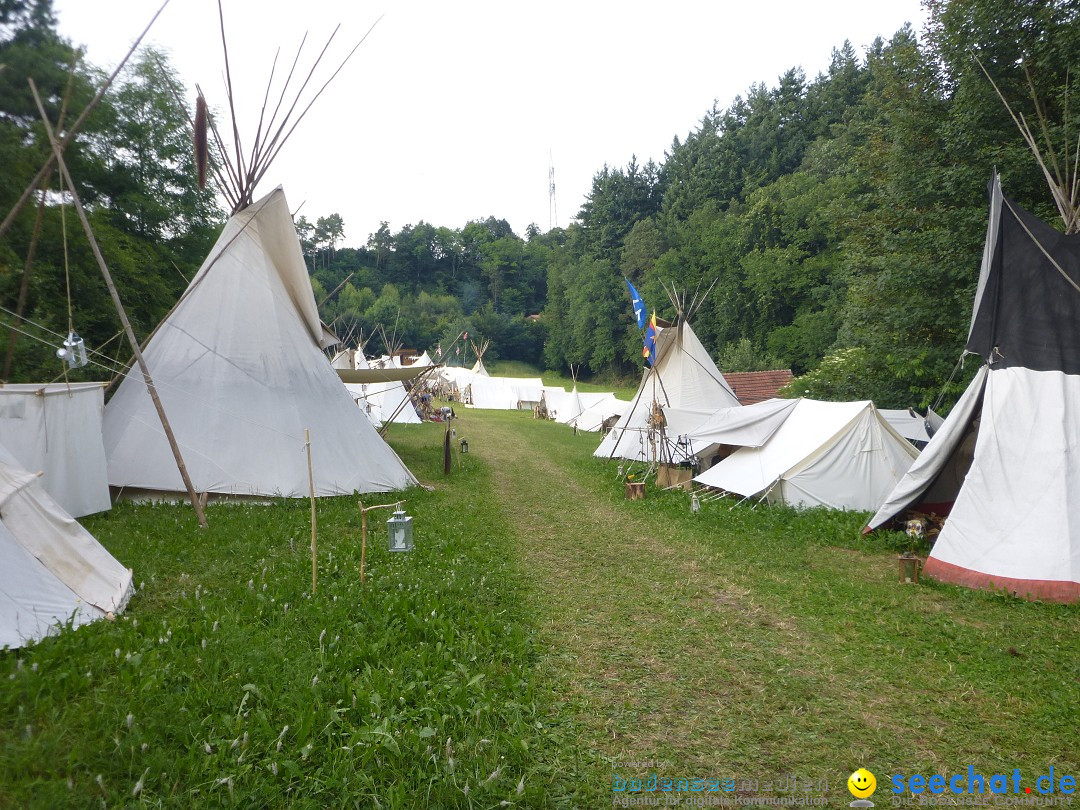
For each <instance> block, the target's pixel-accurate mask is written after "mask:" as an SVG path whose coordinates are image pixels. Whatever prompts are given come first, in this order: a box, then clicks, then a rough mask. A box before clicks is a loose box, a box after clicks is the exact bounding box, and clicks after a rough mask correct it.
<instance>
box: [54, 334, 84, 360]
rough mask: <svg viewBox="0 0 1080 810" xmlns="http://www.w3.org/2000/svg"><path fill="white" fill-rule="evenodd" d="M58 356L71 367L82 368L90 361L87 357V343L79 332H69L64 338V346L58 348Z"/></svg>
mask: <svg viewBox="0 0 1080 810" xmlns="http://www.w3.org/2000/svg"><path fill="white" fill-rule="evenodd" d="M56 356H57V357H58V358H59V359H61V360H63V361H64V362H66V363H67V364H68V367H69V368H82V367H83V366H85V365H86V364H87V363H89V362H90V361H89V360H88V359H87V358H86V343H84V342H83V339H82V338H81V337H79V335H78V333H77V332H74V331H72V332H68V336H67V337H66V338H65V339H64V348H62V349H57V350H56Z"/></svg>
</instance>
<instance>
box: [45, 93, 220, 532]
mask: <svg viewBox="0 0 1080 810" xmlns="http://www.w3.org/2000/svg"><path fill="white" fill-rule="evenodd" d="M28 81H29V82H30V91H31V92H32V93H33V94H34V103H35V104H37V108H38V112H39V113H40V114H41V121H42V123H43V124H44V126H45V132H46V134H47V135H48V138H49V143H50V144H51V146H52V151H53V157H54V158H55V160H56V164H57V166H59V167H60V175H61V177H62V178H63V180H64V183H65V184H66V185H67V187H68V190H69V191H70V192H71V199H72V202H73V203H74V204H75V211H76V212H77V213H78V215H79V221H80V222H81V223H82V226H83V230H84V231H85V232H86V238H87V240H88V241H89V242H90V249H91V251H93V254H94V258H95V259H96V260H97V264H98V268H99V269H100V270H101V275H102V276H104V278H105V286H106V287H108V288H109V295H110V296H111V297H112V300H113V305H114V306H115V307H116V313H117V315H119V317H120V323H121V324H123V327H124V332H125V334H126V335H127V339H128V342H129V343H130V344H131V348H132V351H134V352H135V359H136V360H137V361H138V363H139V369H140V370H141V371H142V375H143V381H144V382H145V383H146V390H147V391H148V392H149V394H150V399H151V400H153V403H154V409H155V410H156V411H157V415H158V418H159V419H160V420H161V427H162V429H163V430H164V431H165V436H166V437H167V438H168V440H169V447H170V448H171V449H172V453H173V458H175V459H176V467H177V469H178V470H179V471H180V477H181V478H182V479H183V480H184V486H185V487H187V491H188V497H189V498H190V499H191V507H192V509H194V510H195V515H196V517H197V518H198V519H199V526H200V528H203V529H205V528H206V527H207V523H206V513H205V512H203V508H202V505H201V504H200V503H199V498H198V496H197V495H196V494H195V487H194V485H193V484H192V483H191V478H190V476H188V471H187V465H185V464H184V457H183V456H182V455H181V454H180V446H179V445H178V444H177V443H176V437H175V436H174V435H173V432H172V428H171V427H170V426H169V420H168V418H167V417H166V416H165V408H164V407H163V406H162V404H161V400H160V399H159V398H158V394H157V388H155V387H154V380H153V378H152V377H151V376H150V368H149V367H148V366H147V365H146V359H145V358H144V357H143V353H142V350H141V349H140V348H139V341H138V339H137V338H136V337H135V331H134V330H133V329H132V328H131V322H130V321H129V320H128V317H127V312H126V311H125V310H124V304H123V303H122V302H121V301H120V293H119V292H117V290H116V285H115V284H114V283H113V279H112V275H111V274H110V273H109V268H108V266H107V265H106V264H105V257H104V256H102V255H101V248H100V247H98V243H97V239H96V238H95V237H94V230H93V228H91V227H90V220H89V219H88V218H87V216H86V211H85V210H84V209H83V205H82V201H81V200H80V199H79V193H78V192H77V191H76V190H75V183H74V181H73V180H72V179H71V174H70V173H69V172H68V168H67V163H66V162H65V161H64V155H63V152H62V151H61V150H60V143H59V142H58V141H57V140H56V134H55V133H54V132H53V128H52V124H50V123H49V116H48V115H46V114H45V105H44V104H42V103H41V96H40V95H38V89H37V85H36V84H34V80H33V79H29V80H28Z"/></svg>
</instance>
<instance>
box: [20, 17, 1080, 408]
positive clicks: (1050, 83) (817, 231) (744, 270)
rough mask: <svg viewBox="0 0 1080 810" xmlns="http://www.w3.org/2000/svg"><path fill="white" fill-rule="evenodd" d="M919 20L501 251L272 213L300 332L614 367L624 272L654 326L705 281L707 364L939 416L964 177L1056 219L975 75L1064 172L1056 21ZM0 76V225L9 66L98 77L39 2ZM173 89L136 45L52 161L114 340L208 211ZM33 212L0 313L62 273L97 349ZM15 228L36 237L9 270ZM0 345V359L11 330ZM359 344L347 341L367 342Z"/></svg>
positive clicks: (34, 362)
mask: <svg viewBox="0 0 1080 810" xmlns="http://www.w3.org/2000/svg"><path fill="white" fill-rule="evenodd" d="M924 7H925V8H926V11H927V24H926V27H925V29H924V30H922V31H920V32H918V36H917V35H916V32H915V31H912V30H910V29H904V30H901V31H898V32H895V33H893V34H892V35H891V36H889V37H888V38H887V39H886V38H884V37H883V38H882V39H879V40H877V41H876V42H874V43H873V45H872V46H871V47H870V48H869V49H868V50H867V52H865V53H857V52H856V51H855V50H854V49H853V48H852V47H851V45H850V44H847V43H845V44H843V45H841V46H840V47H838V48H836V49H835V50H834V51H833V53H832V60H831V64H830V66H829V68H828V69H827V70H826V71H825V72H824V73H822V74H820V75H818V76H816V77H813V78H808V77H807V76H806V75H805V74H804V73H803V71H802V70H800V69H799V68H798V67H792V68H791V69H790V70H788V71H787V72H785V73H784V74H783V75H781V76H780V77H778V79H777V81H776V84H775V85H774V86H766V85H754V86H752V87H750V88H748V89H747V91H746V93H745V95H744V96H740V97H737V98H735V99H733V100H731V101H729V102H727V103H724V104H721V103H720V102H719V101H718V102H717V103H715V104H714V105H713V107H712V109H709V110H707V111H706V112H705V114H704V115H703V117H702V119H701V121H700V124H699V125H698V126H697V127H696V129H695V130H694V131H692V132H690V133H688V134H686V135H685V136H684V137H681V138H680V137H676V138H675V139H674V140H673V142H672V144H671V147H670V149H669V150H668V151H667V153H666V154H665V156H664V159H663V162H662V163H660V164H657V163H654V162H648V163H645V164H644V165H642V164H640V163H639V162H638V161H637V160H636V159H635V158H634V157H633V156H629V160H628V163H627V164H626V165H625V166H622V167H610V166H604V167H599V168H598V170H597V172H596V174H595V176H594V177H593V181H592V187H591V191H590V194H589V195H588V198H587V200H586V202H585V204H584V205H583V206H582V207H581V209H580V211H578V212H577V215H576V217H575V218H574V221H573V222H572V224H570V225H569V227H567V228H564V229H563V228H557V229H553V230H551V231H549V232H547V233H543V232H541V230H540V229H539V228H538V227H536V226H535V225H534V226H530V227H529V228H528V229H527V231H526V233H525V234H523V235H518V234H515V233H514V232H513V231H512V229H511V228H510V226H509V225H508V224H507V222H506V221H505V220H503V219H499V218H498V217H497V216H492V217H489V218H488V219H486V220H483V221H473V222H469V223H467V224H465V225H464V226H463V227H460V228H452V227H446V226H435V225H430V224H428V223H425V222H420V223H418V224H416V225H407V226H406V227H404V228H402V229H401V230H399V231H398V232H396V233H392V232H391V231H390V229H389V228H388V227H387V226H386V225H385V224H384V225H383V227H382V228H380V229H379V231H378V232H377V233H374V234H371V235H369V236H368V238H367V241H366V242H365V243H364V244H363V245H362V246H360V247H353V246H348V244H347V239H346V232H347V228H348V223H347V222H343V221H342V218H341V217H340V216H339V215H337V214H328V215H326V216H317V217H315V221H314V222H309V221H308V220H307V219H306V218H305V217H300V218H298V220H297V223H296V225H297V230H298V233H299V236H300V239H301V244H302V246H303V249H304V253H305V255H306V256H307V258H308V261H309V264H310V270H311V274H312V279H313V284H314V287H315V292H316V297H317V299H318V300H319V301H320V302H321V304H320V306H321V310H322V314H323V317H324V320H326V321H327V323H330V324H332V325H333V327H334V329H335V330H336V331H337V332H338V334H339V335H341V336H343V337H345V336H349V337H350V338H354V337H358V336H359V335H360V334H363V335H364V336H371V335H373V333H375V331H376V330H377V328H378V327H382V328H383V329H384V330H385V332H386V333H387V334H388V335H390V336H392V338H393V339H394V340H396V341H397V342H398V343H399V344H401V345H404V346H408V347H413V348H417V349H425V348H431V347H434V346H435V345H437V344H440V343H442V344H443V345H449V344H450V343H451V341H452V339H453V338H454V336H456V335H458V334H459V333H460V332H462V331H464V330H468V331H469V333H470V336H476V337H485V338H488V339H490V340H491V342H492V343H491V345H492V348H491V350H490V352H489V355H488V357H489V358H495V357H501V358H506V359H517V360H523V361H526V362H528V363H531V364H534V365H537V366H540V367H543V368H550V369H557V370H563V369H565V368H566V367H567V366H568V365H570V364H573V365H575V366H578V365H580V366H582V367H583V368H584V369H585V373H586V374H587V375H592V376H597V375H606V376H608V377H626V378H632V377H634V376H636V374H637V373H638V369H639V368H640V366H641V363H642V360H641V341H640V335H639V333H638V331H637V329H636V327H635V324H634V323H633V321H632V316H631V310H630V306H629V298H628V295H627V292H626V285H625V284H624V282H623V278H624V277H626V278H629V279H630V280H631V281H632V282H633V283H634V284H635V285H636V286H637V288H638V289H639V290H640V291H641V293H642V294H643V297H644V299H645V301H646V303H647V304H648V306H649V307H650V308H655V309H656V310H657V313H658V315H660V316H661V317H672V316H673V315H674V314H675V312H674V308H673V305H672V304H671V302H670V300H669V298H668V294H667V291H666V288H674V289H675V290H677V291H679V292H680V293H686V294H688V295H689V296H690V297H694V295H695V294H698V295H700V294H701V293H704V292H705V291H706V290H711V292H709V294H708V295H707V296H706V297H705V298H704V302H703V304H701V306H700V307H699V308H698V310H697V311H696V313H695V316H694V320H693V323H694V327H695V329H696V331H697V332H698V334H699V336H700V337H701V338H702V340H703V342H704V343H705V345H706V347H708V348H709V349H710V350H711V351H712V353H713V355H714V357H715V358H717V360H718V363H719V365H720V367H721V369H725V370H752V369H757V368H776V367H785V368H786V367H790V368H792V369H793V370H794V371H795V372H796V373H797V374H800V375H802V376H801V377H800V378H799V379H798V380H797V381H796V384H795V385H794V388H795V389H797V390H798V392H799V393H802V392H804V391H807V392H810V393H811V394H812V395H815V396H819V397H822V398H830V399H852V398H872V399H874V400H875V402H877V403H878V404H879V405H881V406H888V407H904V406H908V405H915V406H920V407H923V406H925V405H927V404H930V403H931V402H933V401H934V400H936V398H937V397H938V396H939V395H940V394H941V393H942V392H943V391H944V392H945V396H946V400H948V398H949V397H950V395H954V394H955V393H956V392H957V391H958V390H960V387H961V386H962V383H963V381H964V375H965V374H970V373H971V371H972V370H973V366H974V365H975V363H974V362H969V363H968V364H967V368H965V369H963V370H962V371H960V372H959V373H955V372H956V368H955V367H956V364H957V361H958V360H959V359H960V356H961V351H962V347H963V343H964V339H965V337H966V332H967V326H968V319H969V316H970V307H971V301H972V297H973V293H974V288H975V282H976V279H977V276H978V268H979V261H980V258H981V254H982V242H983V238H984V235H985V227H986V203H987V195H986V186H987V183H988V181H989V180H990V176H991V172H992V171H993V170H995V169H996V170H997V171H998V172H999V173H1000V174H1001V176H1002V182H1003V185H1004V188H1005V191H1006V194H1008V195H1009V196H1011V197H1012V198H1014V199H1015V200H1017V201H1018V202H1019V203H1020V204H1021V205H1023V206H1025V207H1026V208H1028V209H1030V210H1032V211H1033V212H1034V213H1036V214H1037V215H1038V216H1040V217H1042V218H1043V219H1045V220H1047V221H1048V222H1051V223H1054V222H1055V219H1056V211H1055V209H1054V206H1053V204H1052V200H1051V197H1050V193H1049V191H1048V190H1047V184H1046V182H1045V180H1044V179H1043V176H1042V172H1041V170H1040V168H1039V166H1038V165H1037V163H1036V161H1035V159H1034V158H1033V157H1032V154H1031V152H1030V151H1029V149H1028V148H1027V146H1026V145H1025V144H1024V142H1023V140H1022V138H1021V136H1020V134H1019V131H1018V129H1017V127H1016V125H1015V124H1014V122H1013V121H1012V119H1011V118H1010V115H1009V113H1008V112H1007V110H1006V108H1005V106H1004V105H1003V103H1002V101H1001V99H1000V98H999V97H998V95H997V93H996V91H995V88H994V85H993V84H992V83H991V81H990V80H989V78H988V75H989V77H990V78H992V79H993V82H994V83H996V85H997V87H998V88H999V89H1000V91H1001V93H1002V94H1003V95H1004V96H1005V97H1006V98H1007V99H1008V100H1009V102H1010V103H1011V104H1013V105H1014V108H1015V109H1016V110H1017V111H1018V112H1019V113H1022V114H1023V115H1024V117H1025V119H1026V120H1028V121H1031V122H1033V123H1036V124H1037V126H1036V129H1037V131H1038V132H1039V133H1040V134H1041V135H1044V137H1045V139H1046V140H1047V141H1048V143H1049V144H1050V147H1049V148H1050V149H1051V150H1052V151H1054V152H1056V154H1057V155H1059V159H1060V160H1062V162H1063V163H1066V164H1071V163H1072V161H1074V160H1075V158H1076V154H1077V149H1078V142H1077V133H1078V132H1080V91H1078V90H1077V88H1076V78H1077V77H1076V75H1075V74H1076V72H1077V71H1076V68H1077V67H1080V19H1078V17H1080V5H1078V4H1077V3H1076V2H1075V1H1074V0H1031V1H1030V2H1019V1H1018V0H925V2H924ZM883 33H887V32H883ZM823 47H825V48H827V47H828V43H823ZM73 60H74V62H75V64H76V65H77V67H76V71H75V73H74V77H75V78H74V80H73V81H72V82H71V83H70V84H69V81H68V75H69V70H68V67H69V65H70V64H71V63H72V62H73ZM0 64H4V65H5V69H3V70H0V165H2V166H3V167H4V169H3V171H0V212H4V213H6V211H7V210H8V209H9V208H10V206H11V203H12V202H13V201H14V200H15V198H16V197H17V196H18V194H19V193H20V192H21V191H22V189H23V188H24V187H25V185H26V184H27V182H28V181H29V179H30V178H31V177H32V175H33V173H34V172H35V171H36V170H37V168H38V167H39V166H40V165H41V163H42V161H43V159H44V156H45V154H46V151H47V142H46V141H45V139H44V135H43V131H42V128H41V126H40V123H39V122H38V118H37V113H36V109H35V107H34V106H33V101H32V99H31V97H30V95H29V93H28V91H27V89H26V82H25V77H26V76H27V75H33V76H35V77H36V80H37V82H38V84H39V86H41V87H42V89H43V91H44V95H45V97H46V103H47V106H48V112H49V114H50V116H51V117H52V120H53V121H54V122H55V121H56V120H57V116H58V115H60V114H61V113H62V112H68V113H74V112H75V111H80V110H81V109H82V108H83V107H84V106H85V103H86V101H87V100H88V98H89V96H90V95H91V94H92V92H93V89H94V88H95V87H97V86H99V85H100V84H101V83H102V81H103V79H104V77H103V76H102V75H101V74H100V71H98V70H96V69H95V68H93V67H92V66H89V65H85V64H83V63H81V61H79V60H78V58H77V54H75V53H74V52H73V51H72V49H71V47H70V45H69V44H67V43H66V42H64V41H63V40H61V39H60V38H59V37H58V36H57V35H56V33H55V22H54V20H53V19H52V16H51V11H50V3H49V2H48V0H0ZM984 68H985V72H984ZM175 83H176V77H175V76H173V75H172V74H171V72H170V69H169V67H168V64H167V62H166V61H165V60H164V59H163V58H162V57H161V56H160V55H157V54H152V53H144V54H142V55H140V56H139V57H138V58H137V59H136V60H135V62H134V63H133V65H132V66H131V67H130V68H129V69H128V70H127V71H126V72H125V73H124V74H123V75H122V76H121V77H120V79H118V83H117V85H116V86H115V89H114V90H113V91H111V92H110V93H109V94H108V95H107V96H106V97H105V100H104V101H103V102H102V104H101V105H100V106H99V108H98V110H97V111H96V112H95V113H94V115H92V116H91V117H90V118H89V119H88V120H87V122H86V124H85V125H84V126H83V129H82V133H81V134H80V136H79V137H77V138H76V139H75V140H74V142H73V144H72V145H71V146H70V147H69V148H68V154H69V160H70V163H71V165H72V170H73V175H74V176H75V177H76V180H77V182H79V183H80V184H81V186H80V189H79V192H80V195H81V196H82V197H83V199H84V201H85V202H86V203H87V206H88V208H90V210H91V213H92V219H93V221H94V227H95V230H96V231H97V233H98V236H99V238H100V239H101V241H102V245H103V251H104V252H105V253H106V258H107V259H108V261H109V262H110V264H111V266H113V267H114V272H115V273H116V275H117V277H118V283H119V284H120V285H121V289H122V293H123V295H124V298H125V300H126V301H127V302H128V306H129V309H130V310H131V314H132V318H133V320H134V321H135V322H136V331H137V333H138V334H139V335H140V336H142V335H146V334H148V332H149V330H150V329H152V328H153V326H154V325H155V324H156V323H157V321H158V320H159V319H160V318H161V317H162V316H163V315H164V314H165V312H167V311H168V308H169V307H170V306H171V305H172V303H173V302H174V301H175V299H176V296H177V295H178V294H179V292H180V291H181V290H182V289H183V287H184V284H185V281H184V278H185V277H188V278H190V276H191V274H192V273H193V272H194V271H195V270H196V269H197V267H198V265H199V263H200V260H201V258H202V256H204V255H205V253H206V251H207V250H208V249H209V246H210V244H211V242H212V239H213V237H214V235H215V233H216V229H217V228H218V227H220V223H221V221H222V220H223V212H222V211H221V210H220V209H219V208H218V206H217V205H216V203H215V201H214V199H213V197H212V195H210V194H209V193H208V192H200V191H198V189H197V188H196V187H195V185H194V180H193V178H194V171H193V169H192V167H191V158H190V151H191V150H190V148H189V145H188V144H189V139H188V134H187V132H188V128H187V115H186V112H185V111H184V110H182V109H180V108H179V107H178V106H177V102H176V94H175V93H174V92H173V89H172V87H173V85H174V84H175ZM65 99H66V101H65ZM62 108H63V109H62ZM151 122H153V125H152V123H151ZM1068 139H1071V141H1070V140H1068ZM1066 145H1067V146H1066ZM57 182H58V181H56V180H55V179H54V180H53V185H54V187H55V186H56V184H57ZM60 200H61V198H60V195H58V194H56V193H50V194H47V195H45V196H44V203H43V204H41V205H30V206H27V207H26V209H25V210H24V211H23V212H22V213H21V214H20V215H19V217H18V218H17V219H16V220H15V226H14V227H13V228H12V231H11V232H10V233H9V234H8V235H7V236H5V237H4V238H3V240H0V298H2V299H3V303H2V306H3V307H4V308H5V310H7V312H8V313H11V312H14V311H16V310H17V309H19V310H20V311H21V312H23V313H24V314H25V317H27V318H29V319H30V320H31V321H32V322H33V323H34V324H40V325H42V326H45V327H48V328H49V329H51V330H53V332H55V333H65V332H66V331H67V323H68V312H67V301H68V300H69V296H68V295H67V281H66V280H67V279H68V278H70V285H71V291H72V294H71V296H70V300H72V301H73V302H74V305H73V312H72V319H73V323H74V324H75V325H76V326H77V328H78V330H79V331H80V332H81V333H82V334H83V335H84V336H85V337H86V339H87V343H88V345H93V346H99V345H101V344H102V343H105V342H106V341H108V340H110V339H112V338H113V337H114V336H115V335H116V333H117V332H118V331H119V325H118V323H117V321H116V316H115V314H114V313H112V311H111V306H109V305H108V300H107V296H106V293H105V290H104V286H103V285H102V283H101V281H100V277H99V276H98V274H97V269H96V266H95V265H94V263H93V261H92V258H91V257H90V255H89V251H88V248H87V247H86V246H85V245H86V243H85V240H83V239H81V238H73V234H74V235H75V236H81V235H80V234H76V231H77V228H78V223H77V221H76V220H75V218H74V216H73V213H72V212H71V211H70V208H69V207H67V208H68V210H67V213H66V215H65V214H64V209H65V206H61V205H59V202H60ZM39 202H40V200H39ZM314 205H315V206H317V201H314ZM65 216H66V221H65ZM38 217H40V220H41V221H40V222H39V223H38V222H37V221H36V220H37V218H38ZM1059 227H1060V225H1059ZM65 228H66V231H67V239H68V248H67V251H66V264H67V266H68V267H69V271H68V273H67V274H65V269H64V268H65V251H64V248H63V244H64V230H65ZM35 229H39V230H40V234H41V237H40V238H39V239H38V240H37V247H36V254H35V255H34V257H33V263H32V264H33V269H32V272H31V273H30V274H29V276H25V275H24V267H25V266H26V264H27V262H26V258H27V253H28V246H29V245H30V244H31V242H32V241H33V240H32V234H33V232H34V230H35ZM24 277H26V278H28V282H27V283H26V284H25V290H24V289H23V287H24V283H23V279H24ZM20 298H21V299H22V300H23V303H22V305H21V306H20V304H19V301H20ZM537 315H539V316H540V317H539V318H537V317H535V316H537ZM529 316H533V317H529ZM5 318H9V319H10V318H11V315H10V314H6V315H5ZM22 329H23V331H24V332H25V333H26V334H25V336H22V337H20V338H19V341H18V343H17V344H16V346H15V351H14V353H13V358H12V360H11V361H9V366H8V367H6V368H5V371H4V376H5V378H10V379H12V380H18V379H31V378H32V379H41V378H43V377H44V378H52V377H54V376H56V374H58V373H59V372H60V369H59V367H58V363H57V361H56V360H55V358H54V357H53V356H52V351H53V350H54V348H55V346H56V345H57V343H56V338H55V336H50V335H48V334H46V333H44V332H43V331H41V330H40V329H38V328H37V327H36V326H30V325H24V326H23V327H22ZM43 340H44V341H45V342H41V341H43ZM4 341H5V342H4V346H5V351H6V350H7V347H9V346H10V344H11V338H10V337H9V336H5V338H4ZM49 342H51V343H52V345H51V346H50V345H46V344H47V343H49ZM117 344H118V341H113V343H112V344H110V345H112V346H116V347H117V351H116V352H115V354H116V357H117V358H118V359H121V361H122V360H124V359H126V357H123V355H124V354H125V353H124V351H123V350H122V347H118V346H117ZM383 348H384V346H383V345H382V338H381V337H380V336H376V337H374V338H372V342H371V343H370V344H369V351H372V350H374V351H379V350H381V349H383ZM451 359H453V358H451ZM84 373H86V372H84ZM93 376H99V377H100V376H101V370H100V369H97V373H96V374H95V375H93ZM950 378H951V379H952V383H951V385H950V386H946V382H947V381H948V380H950Z"/></svg>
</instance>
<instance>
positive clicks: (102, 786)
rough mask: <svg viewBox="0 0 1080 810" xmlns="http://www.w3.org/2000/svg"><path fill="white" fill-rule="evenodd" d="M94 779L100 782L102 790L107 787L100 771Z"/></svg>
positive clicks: (99, 785)
mask: <svg viewBox="0 0 1080 810" xmlns="http://www.w3.org/2000/svg"><path fill="white" fill-rule="evenodd" d="M94 781H95V782H97V783H98V787H99V788H101V789H102V790H104V789H105V778H104V777H103V776H102V775H101V774H100V773H99V774H98V775H97V776H96V777H94Z"/></svg>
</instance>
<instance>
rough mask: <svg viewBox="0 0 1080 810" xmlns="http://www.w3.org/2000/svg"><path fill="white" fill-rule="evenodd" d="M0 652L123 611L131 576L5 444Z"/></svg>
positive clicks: (0, 495)
mask: <svg viewBox="0 0 1080 810" xmlns="http://www.w3.org/2000/svg"><path fill="white" fill-rule="evenodd" d="M0 516H2V517H0V649H2V648H3V647H11V648H15V647H21V646H23V645H25V644H28V643H30V642H32V641H36V640H38V639H41V638H43V637H44V636H47V635H49V634H50V633H53V632H55V631H56V630H57V629H58V628H60V627H62V626H66V625H68V624H69V623H70V624H71V626H73V627H78V626H79V625H82V624H86V623H88V622H91V621H94V620H95V619H100V618H102V617H104V616H105V615H106V614H108V613H119V612H120V611H121V610H123V609H124V607H125V606H126V605H127V602H128V599H129V598H130V596H131V593H132V575H131V571H129V570H128V569H126V568H124V567H123V566H122V565H121V564H120V563H119V562H117V561H116V559H115V558H113V556H112V555H111V554H109V552H108V551H106V550H105V549H104V548H103V547H102V546H101V544H100V543H98V541H97V540H95V539H94V537H93V536H92V535H91V534H90V533H89V532H88V531H86V529H84V528H83V527H82V526H80V525H79V524H78V523H77V522H76V521H75V520H74V519H73V518H72V517H71V516H70V515H69V514H67V513H66V512H65V511H64V510H63V509H62V508H61V507H60V506H59V505H58V504H57V503H56V501H54V500H53V499H52V498H51V497H49V495H48V493H47V492H46V491H45V490H44V489H43V488H42V486H41V480H40V478H39V477H38V476H37V475H35V474H33V473H30V472H27V471H26V470H24V469H21V468H20V466H19V464H18V462H17V461H16V460H15V457H14V456H13V455H12V454H11V453H10V452H9V451H8V450H7V449H6V448H4V447H2V446H0Z"/></svg>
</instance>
